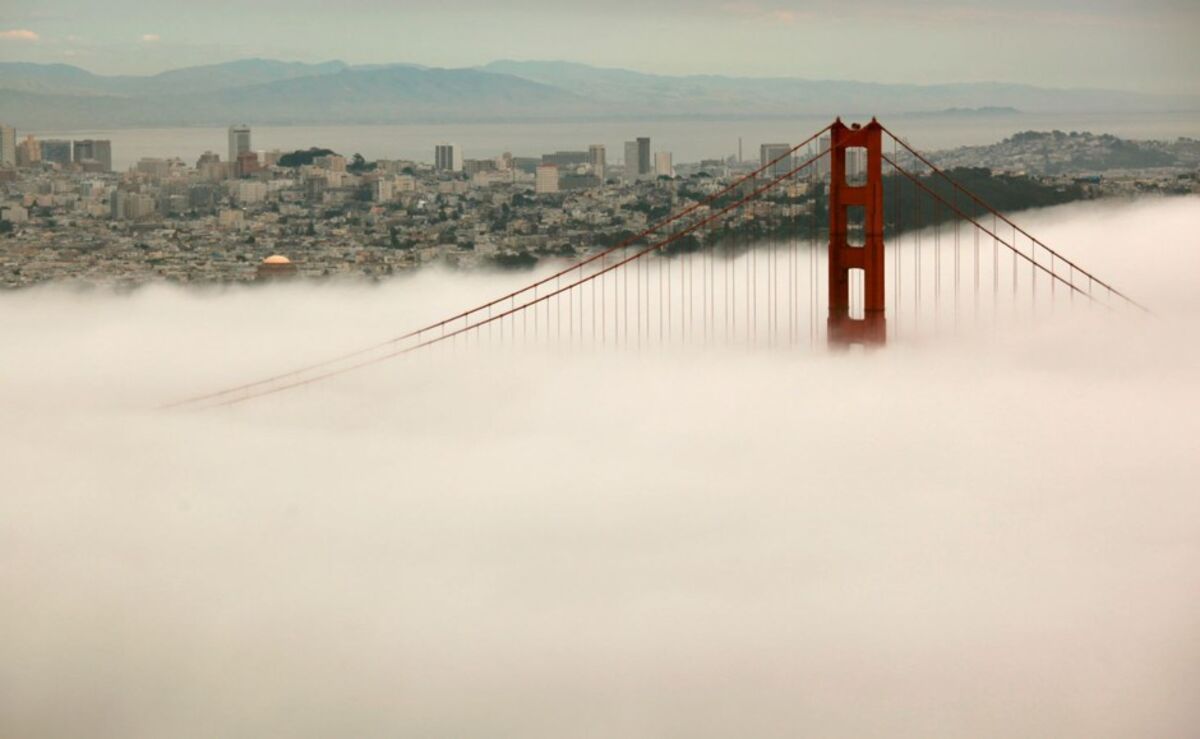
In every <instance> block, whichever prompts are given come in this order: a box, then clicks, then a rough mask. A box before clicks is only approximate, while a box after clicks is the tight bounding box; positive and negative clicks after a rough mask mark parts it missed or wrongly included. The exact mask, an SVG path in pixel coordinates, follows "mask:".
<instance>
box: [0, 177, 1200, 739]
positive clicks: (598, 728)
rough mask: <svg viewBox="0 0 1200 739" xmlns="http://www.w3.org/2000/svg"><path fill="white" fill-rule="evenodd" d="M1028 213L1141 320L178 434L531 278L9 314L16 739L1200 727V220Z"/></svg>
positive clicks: (482, 365)
mask: <svg viewBox="0 0 1200 739" xmlns="http://www.w3.org/2000/svg"><path fill="white" fill-rule="evenodd" d="M1022 222H1023V223H1029V224H1030V230H1031V231H1033V232H1034V233H1038V234H1039V235H1043V236H1044V237H1045V238H1046V240H1047V241H1048V242H1049V243H1052V244H1055V245H1059V246H1061V248H1063V249H1064V250H1065V251H1067V252H1068V253H1071V254H1072V255H1075V256H1078V257H1079V258H1080V259H1081V261H1082V262H1084V263H1085V264H1088V265H1094V266H1095V267H1096V269H1097V271H1098V272H1100V273H1101V274H1105V275H1112V276H1113V277H1114V279H1117V280H1118V282H1119V284H1121V285H1122V286H1124V287H1126V288H1127V289H1128V290H1129V291H1130V292H1131V293H1133V294H1134V295H1136V296H1137V297H1139V298H1142V299H1143V300H1144V301H1145V302H1147V303H1149V304H1150V306H1151V307H1152V308H1153V309H1154V310H1155V311H1156V314H1157V316H1156V317H1155V318H1152V319H1146V318H1140V317H1136V316H1132V315H1126V314H1115V315H1107V312H1105V311H1092V312H1087V311H1074V312H1071V313H1069V314H1066V313H1058V314H1055V315H1054V316H1052V317H1050V316H1046V317H1044V320H1042V321H1040V322H1038V323H1036V324H1035V323H1025V324H1021V325H1011V324H1010V325H1006V326H1004V327H1003V330H1000V331H990V330H985V329H981V330H979V331H977V332H976V331H969V332H962V333H961V334H960V335H958V336H949V335H943V336H939V337H933V336H927V337H924V338H923V339H922V340H920V341H916V340H914V341H910V342H905V343H902V344H901V345H898V346H896V347H893V348H889V349H888V350H886V351H883V352H879V353H873V354H867V355H828V354H825V353H820V352H818V353H811V352H788V351H773V352H765V351H757V352H744V351H738V350H732V349H731V350H722V351H717V352H700V351H674V352H648V353H642V354H633V353H599V354H595V353H591V352H573V353H569V352H555V351H540V350H531V351H528V352H522V351H517V350H513V351H499V350H498V351H490V352H489V351H475V352H464V353H460V354H458V355H456V356H450V355H445V356H441V357H433V358H426V359H420V360H416V361H408V360H405V361H400V362H395V363H390V364H382V365H379V366H377V367H374V368H371V369H370V370H366V371H363V372H361V373H357V374H352V375H348V376H345V377H343V378H340V379H338V380H336V381H334V382H331V383H328V384H325V385H318V386H314V387H313V388H310V389H306V390H303V391H300V392H295V393H286V394H281V395H278V396H274V397H272V398H269V399H264V400H263V401H261V402H255V403H251V404H247V405H243V406H236V407H234V408H231V409H225V410H220V411H214V412H201V413H164V412H161V411H156V410H154V409H153V408H154V407H155V406H156V405H157V404H158V403H160V402H163V401H166V400H172V399H175V398H177V397H180V396H182V395H186V394H189V393H191V392H197V391H202V390H206V389H210V388H213V387H219V386H221V385H222V384H224V383H226V382H229V381H236V380H244V379H254V377H256V376H258V375H260V374H263V373H270V372H273V371H276V370H278V369H281V368H287V367H288V366H291V365H292V364H293V363H297V362H303V361H306V360H309V359H319V358H321V357H322V356H325V355H328V354H330V353H336V352H337V351H340V350H343V349H350V348H354V347H356V346H359V345H361V344H364V343H370V342H372V341H375V340H378V339H381V338H386V337H387V336H390V335H393V334H394V333H396V332H397V330H398V329H403V328H407V327H410V326H412V325H414V324H416V323H419V322H421V321H423V320H425V319H428V318H432V317H436V316H439V315H441V314H444V313H448V312H450V311H451V310H453V309H454V308H457V307H460V305H459V304H460V303H463V302H469V301H470V300H472V299H476V298H479V297H484V296H487V295H490V294H493V293H497V292H500V291H502V290H503V289H506V288H507V287H509V286H510V285H511V283H512V282H513V281H514V280H520V279H521V277H519V276H518V277H514V276H512V275H509V276H503V277H501V276H483V275H446V274H438V273H427V274H422V275H420V276H417V277H415V278H412V279H398V280H395V281H392V282H389V283H386V284H384V285H382V286H378V287H372V288H365V287H361V286H350V285H324V286H311V285H308V286H305V285H291V286H283V287H280V288H279V289H267V290H254V289H244V290H225V291H186V290H177V289H168V288H155V289H149V290H143V291H139V292H136V293H134V294H132V295H127V296H114V295H111V294H107V293H105V292H102V291H94V292H90V293H76V292H67V291H64V290H60V289H43V290H31V291H25V292H20V293H14V294H10V295H5V296H0V341H2V344H3V350H2V351H0V376H3V377H4V378H5V382H4V383H2V384H0V417H2V418H3V419H4V421H3V424H2V425H0V450H2V451H0V463H2V467H3V469H4V479H5V485H4V487H5V493H4V495H2V496H0V592H3V593H4V594H5V607H4V608H2V609H0V688H2V689H0V735H4V736H21V737H31V738H35V739H40V738H42V737H46V738H51V737H54V738H57V737H64V738H65V737H77V736H81V735H84V734H86V735H88V736H92V737H99V738H102V739H106V738H109V737H111V738H113V739H116V738H118V737H120V738H122V739H128V738H131V737H162V736H169V737H192V736H194V737H211V736H241V735H245V736H275V737H314V738H315V737H328V736H335V735H337V736H341V735H354V736H363V737H383V736H443V735H444V736H468V737H485V736H488V737H491V736H511V737H593V736H621V737H658V736H684V735H686V736H695V737H727V736H757V737H784V736H787V737H792V736H796V735H821V736H861V737H871V736H878V737H896V736H912V737H939V736H944V737H959V736H982V737H992V736H994V737H1011V736H1029V737H1038V736H1045V737H1051V736H1053V737H1129V736H1156V737H1185V736H1189V735H1190V734H1191V733H1192V732H1193V731H1194V728H1195V726H1197V725H1200V709H1198V708H1197V704H1196V701H1195V686H1196V684H1197V683H1198V681H1200V641H1197V637H1196V635H1197V633H1200V632H1198V630H1197V624H1198V623H1200V595H1197V594H1198V593H1200V535H1198V534H1197V531H1196V523H1195V522H1196V521H1197V520H1200V498H1197V496H1196V492H1195V491H1196V490H1197V489H1200V469H1198V467H1200V465H1198V463H1197V461H1196V455H1195V440H1196V438H1197V436H1198V434H1200V414H1198V413H1197V411H1198V410H1200V408H1198V405H1200V403H1198V400H1200V397H1198V393H1197V389H1196V380H1195V378H1196V377H1197V376H1200V375H1198V372H1200V349H1197V348H1196V346H1197V344H1196V339H1197V338H1198V337H1197V333H1198V332H1197V329H1196V328H1195V325H1196V324H1195V323H1194V322H1193V319H1194V318H1196V316H1197V313H1198V310H1197V309H1198V308H1200V301H1197V300H1196V298H1195V289H1194V285H1193V284H1192V280H1193V278H1194V276H1195V275H1197V274H1200V252H1198V251H1197V250H1196V249H1195V245H1194V244H1189V243H1186V241H1185V240H1181V239H1180V238H1178V237H1177V236H1176V234H1178V233H1181V232H1185V231H1184V229H1185V227H1194V226H1195V224H1196V223H1197V222H1200V201H1198V200H1197V199H1195V198H1192V199H1177V200H1169V201H1151V202H1148V203H1141V204H1124V205H1115V204H1105V205H1104V206H1103V207H1101V208H1097V207H1095V206H1073V207H1067V208H1061V209H1055V210H1053V211H1046V212H1044V213H1041V214H1037V215H1033V216H1027V217H1024V218H1022Z"/></svg>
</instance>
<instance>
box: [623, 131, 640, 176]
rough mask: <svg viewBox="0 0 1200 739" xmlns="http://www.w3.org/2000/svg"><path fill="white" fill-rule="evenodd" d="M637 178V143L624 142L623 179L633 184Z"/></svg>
mask: <svg viewBox="0 0 1200 739" xmlns="http://www.w3.org/2000/svg"><path fill="white" fill-rule="evenodd" d="M637 178H638V142H636V141H626V142H625V179H627V180H629V181H630V182H633V181H635V180H637Z"/></svg>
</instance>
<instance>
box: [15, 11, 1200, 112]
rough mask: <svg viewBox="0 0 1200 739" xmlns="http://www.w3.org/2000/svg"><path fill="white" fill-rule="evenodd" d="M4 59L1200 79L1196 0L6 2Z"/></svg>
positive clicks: (1062, 80) (99, 67) (1146, 86)
mask: <svg viewBox="0 0 1200 739" xmlns="http://www.w3.org/2000/svg"><path fill="white" fill-rule="evenodd" d="M0 11H2V12H0V60H5V61H18V60H19V61H38V62H68V63H73V64H77V65H79V66H82V67H85V68H87V69H90V70H93V71H96V72H102V73H153V72H158V71H162V70H164V69H168V68H172V67H178V66H188V65H193V64H204V63H211V62H219V61H227V60H230V59H237V58H244V57H249V56H262V57H271V58H280V59H288V60H298V61H310V62H312V61H323V60H328V59H342V60H345V61H347V62H351V63H381V62H400V61H403V62H415V63H420V64H428V65H433V66H447V67H451V66H471V65H476V64H482V63H486V62H488V61H491V60H493V59H500V58H508V59H567V60H571V61H578V62H585V63H589V64H596V65H602V66H620V67H626V68H631V69H637V70H642V71H650V72H661V73H670V74H687V73H717V74H729V75H787V76H802V77H809V78H827V79H857V80H867V81H878V82H915V83H934V82H968V81H982V80H996V81H1003V82H1027V83H1035V84H1042V85H1050V86H1087V87H1111V88H1122V89H1142V90H1150V91H1163V92H1200V75H1197V74H1196V72H1197V70H1200V45H1197V44H1196V43H1195V39H1196V38H1197V36H1198V35H1200V3H1198V2H1196V0H1142V1H1141V2H1137V1H1135V0H1041V1H1038V0H1003V2H1000V1H999V0H987V1H986V2H983V1H980V0H966V1H965V2H951V1H950V0H908V1H907V2H903V3H897V2H886V1H884V0H859V1H857V2H853V3H851V2H834V1H832V0H808V1H807V2H798V1H797V0H653V1H652V2H645V1H644V0H607V1H606V2H603V3H594V2H588V3H583V2H576V1H575V0H554V1H553V2H551V1H549V0H506V2H503V3H496V2H494V0H449V1H443V2H433V3H431V2H427V1H425V0H422V2H410V1H408V0H398V1H397V0H339V1H338V2H325V1H322V0H287V1H286V2H285V1H284V0H254V2H246V1H245V0H238V1H237V2H234V1H233V0H203V2H197V1H196V0H188V1H187V2H183V1H181V0H156V1H155V2H151V3H147V2H145V0H107V1H106V2H102V3H98V2H95V0H43V1H42V2H30V3H19V2H17V1H16V0H0Z"/></svg>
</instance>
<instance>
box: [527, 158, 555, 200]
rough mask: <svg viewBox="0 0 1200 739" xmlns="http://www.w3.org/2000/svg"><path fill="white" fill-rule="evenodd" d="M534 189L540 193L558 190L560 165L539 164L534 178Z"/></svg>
mask: <svg viewBox="0 0 1200 739" xmlns="http://www.w3.org/2000/svg"><path fill="white" fill-rule="evenodd" d="M533 191H534V192H535V193H537V194H538V195H543V194H545V193H552V192H558V165H557V164H539V165H538V168H537V174H536V175H535V177H534V180H533Z"/></svg>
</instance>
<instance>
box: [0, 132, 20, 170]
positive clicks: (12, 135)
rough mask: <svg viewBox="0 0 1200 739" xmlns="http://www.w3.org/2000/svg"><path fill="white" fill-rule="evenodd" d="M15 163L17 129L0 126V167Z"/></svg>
mask: <svg viewBox="0 0 1200 739" xmlns="http://www.w3.org/2000/svg"><path fill="white" fill-rule="evenodd" d="M16 163H17V129H15V128H13V127H12V126H5V125H3V124H0V165H7V166H9V167H11V166H13V165H15V164H16Z"/></svg>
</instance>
